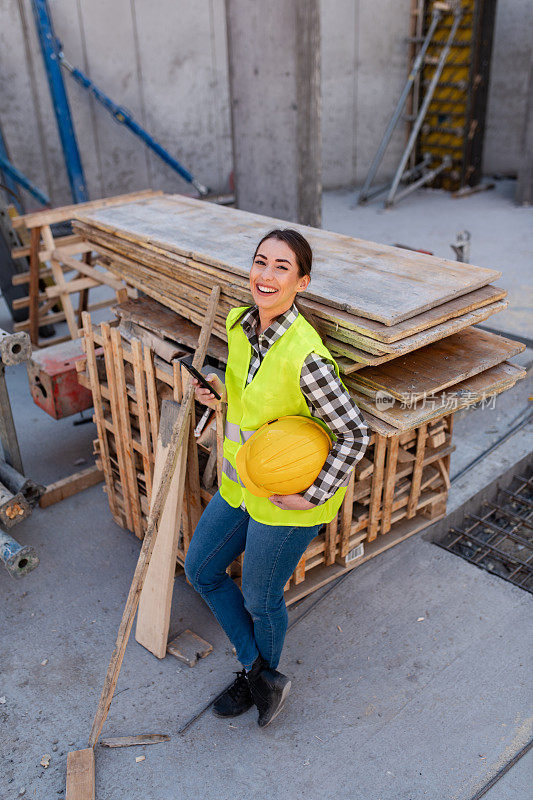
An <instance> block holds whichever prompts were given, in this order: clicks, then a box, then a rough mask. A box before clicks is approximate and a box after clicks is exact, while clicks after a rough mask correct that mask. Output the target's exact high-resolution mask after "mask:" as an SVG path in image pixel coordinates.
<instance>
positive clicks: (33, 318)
mask: <svg viewBox="0 0 533 800" xmlns="http://www.w3.org/2000/svg"><path fill="white" fill-rule="evenodd" d="M40 242H41V229H40V227H36V228H33V229H32V231H31V233H30V288H29V295H30V313H29V321H28V328H29V331H30V339H31V343H32V344H33V345H35V347H38V345H39V246H40Z"/></svg>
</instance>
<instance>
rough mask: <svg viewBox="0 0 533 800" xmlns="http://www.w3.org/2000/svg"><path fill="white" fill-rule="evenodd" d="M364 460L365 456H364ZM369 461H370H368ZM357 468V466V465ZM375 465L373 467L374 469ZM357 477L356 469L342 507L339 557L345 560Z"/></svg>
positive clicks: (353, 471) (351, 476)
mask: <svg viewBox="0 0 533 800" xmlns="http://www.w3.org/2000/svg"><path fill="white" fill-rule="evenodd" d="M363 458H364V456H363ZM366 460H367V461H368V459H366ZM361 461H362V459H360V460H359V462H358V464H360V463H361ZM356 467H357V465H356ZM373 467H374V465H372V468H373ZM355 477H356V471H355V469H354V470H352V474H351V475H350V482H349V483H348V487H347V489H346V494H345V495H344V500H343V502H342V506H341V511H340V515H341V542H340V553H339V555H340V556H341V558H344V557H345V555H346V553H347V552H348V545H349V541H350V528H351V524H352V517H353V495H354V487H355Z"/></svg>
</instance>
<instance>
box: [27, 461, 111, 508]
mask: <svg viewBox="0 0 533 800" xmlns="http://www.w3.org/2000/svg"><path fill="white" fill-rule="evenodd" d="M103 480H104V474H103V472H102V471H101V470H99V469H98V467H97V466H96V465H93V466H92V467H87V468H86V469H82V470H80V471H79V472H75V473H74V474H73V475H68V476H67V477H66V478H61V480H59V481H55V482H54V483H50V484H48V486H47V487H46V491H45V493H44V494H43V495H42V496H41V498H40V500H39V506H40V507H41V508H48V506H51V505H53V504H54V503H59V502H61V500H65V498H67V497H72V495H74V494H77V493H78V492H81V491H83V489H88V488H89V487H90V486H95V485H96V484H97V483H101V482H102V481H103Z"/></svg>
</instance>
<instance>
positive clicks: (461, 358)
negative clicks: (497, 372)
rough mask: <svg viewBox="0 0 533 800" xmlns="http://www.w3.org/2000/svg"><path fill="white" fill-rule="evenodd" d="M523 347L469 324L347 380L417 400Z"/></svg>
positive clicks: (515, 353)
mask: <svg viewBox="0 0 533 800" xmlns="http://www.w3.org/2000/svg"><path fill="white" fill-rule="evenodd" d="M524 349H525V345H524V344H522V343H521V342H515V341H512V340H511V339H507V338H505V337H504V336H497V335H496V334H495V333H489V331H484V330H481V329H480V328H473V327H470V328H466V329H465V330H463V331H461V332H460V333H455V334H453V335H452V336H448V337H446V338H445V339H441V340H440V341H438V342H434V343H433V344H430V345H428V346H426V347H422V348H420V349H419V350H415V351H414V352H413V353H409V354H408V355H405V356H401V357H399V358H395V359H394V360H392V361H389V362H388V363H387V364H383V365H381V366H377V367H365V368H364V369H362V370H360V371H359V372H357V373H356V374H355V375H354V376H353V378H351V379H350V378H347V379H346V380H347V383H348V384H349V385H350V386H353V387H354V388H356V389H357V390H358V391H360V392H362V393H363V394H367V392H366V391H365V389H366V388H369V389H373V390H377V391H380V390H381V391H385V392H388V393H389V394H391V395H392V396H393V397H395V398H396V399H398V400H403V399H405V398H409V401H410V402H411V401H412V402H416V401H417V400H420V399H421V398H423V397H425V396H427V395H431V394H436V393H437V392H441V391H442V390H444V389H447V388H448V387H450V386H453V385H454V384H456V383H459V382H461V381H464V380H466V379H467V378H471V377H473V376H474V375H478V374H479V373H480V372H483V371H484V370H486V369H489V368H490V367H494V366H496V365H497V364H501V363H502V362H503V361H506V360H507V359H509V358H512V357H513V356H515V355H518V353H521V352H522V351H523V350H524Z"/></svg>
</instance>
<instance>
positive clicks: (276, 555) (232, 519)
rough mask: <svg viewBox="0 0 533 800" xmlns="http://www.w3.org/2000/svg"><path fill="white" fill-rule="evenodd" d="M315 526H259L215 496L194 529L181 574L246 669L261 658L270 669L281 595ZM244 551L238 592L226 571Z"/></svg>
mask: <svg viewBox="0 0 533 800" xmlns="http://www.w3.org/2000/svg"><path fill="white" fill-rule="evenodd" d="M321 527H322V526H321V525H313V526H312V527H307V528H301V527H290V526H284V525H279V526H278V525H263V524H262V523H260V522H256V521H255V520H253V519H252V518H251V517H250V515H249V514H248V513H247V512H246V511H244V510H243V509H242V508H233V507H232V506H230V505H229V504H228V503H226V501H225V500H224V499H223V498H222V497H221V496H220V493H219V492H217V493H216V494H215V495H214V497H213V498H212V499H211V501H210V502H209V504H208V506H207V508H206V509H205V511H204V513H203V514H202V517H201V519H200V522H199V523H198V525H197V526H196V530H195V531H194V536H193V537H192V539H191V543H190V545H189V549H188V551H187V557H186V559H185V574H186V575H187V578H188V579H189V581H190V582H191V584H192V586H193V587H194V588H195V589H196V591H197V592H198V593H199V594H200V595H201V596H202V597H203V599H204V600H205V602H206V603H207V605H208V606H209V608H210V609H211V611H212V612H213V614H214V615H215V617H216V619H217V620H218V622H219V623H220V625H221V626H222V628H223V629H224V631H225V632H226V634H227V635H228V638H229V640H230V641H231V643H232V644H233V645H234V647H235V650H236V651H237V658H238V659H239V661H240V662H241V663H242V665H243V666H244V667H245V668H246V669H250V667H251V666H252V664H253V663H254V661H255V660H256V658H257V656H258V655H259V654H261V655H262V656H263V658H264V659H265V660H266V661H267V662H268V664H269V665H270V667H272V669H275V668H276V667H277V665H278V663H279V659H280V655H281V650H282V647H283V641H284V639H285V634H286V632H287V608H286V606H285V599H284V597H283V589H284V586H285V584H286V583H287V581H288V580H289V578H290V576H291V575H292V573H293V572H294V570H295V568H296V565H297V564H298V561H299V560H300V557H301V555H302V553H303V552H304V550H305V549H306V547H307V545H308V544H309V542H310V541H311V540H312V539H314V537H315V536H316V535H317V533H318V531H319V530H320V528H321ZM243 550H244V562H243V574H242V591H241V590H240V589H239V588H238V586H237V585H236V584H235V582H234V581H233V580H232V579H231V578H230V577H229V575H228V574H227V573H226V567H227V566H228V565H229V564H231V562H232V561H233V560H234V559H235V558H237V556H239V555H240V553H242V552H243Z"/></svg>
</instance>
